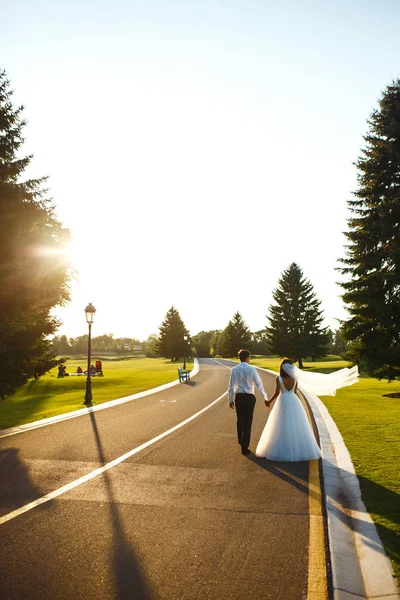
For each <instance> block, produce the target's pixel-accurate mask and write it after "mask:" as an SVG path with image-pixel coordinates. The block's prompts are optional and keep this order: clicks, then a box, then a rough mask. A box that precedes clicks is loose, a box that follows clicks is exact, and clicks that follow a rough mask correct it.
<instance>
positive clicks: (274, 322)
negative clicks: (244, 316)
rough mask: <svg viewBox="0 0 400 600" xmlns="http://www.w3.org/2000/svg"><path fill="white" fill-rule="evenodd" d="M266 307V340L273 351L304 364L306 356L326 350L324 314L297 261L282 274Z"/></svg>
mask: <svg viewBox="0 0 400 600" xmlns="http://www.w3.org/2000/svg"><path fill="white" fill-rule="evenodd" d="M273 299H274V300H275V304H272V305H271V306H270V307H269V312H270V316H269V317H267V318H268V320H269V327H267V332H268V334H267V337H268V344H269V346H270V348H271V350H272V352H274V353H276V354H278V355H279V356H288V357H289V358H292V359H293V360H296V361H298V363H299V367H300V368H302V367H303V359H304V358H306V357H307V356H310V357H312V358H314V359H315V358H319V357H321V356H325V355H326V354H327V346H328V343H329V335H328V331H327V329H324V328H323V327H322V322H323V315H322V311H321V310H320V305H321V302H320V301H319V300H318V298H317V296H316V294H315V292H314V288H313V286H312V284H311V283H310V282H309V281H308V280H307V279H306V278H305V277H304V275H303V272H302V270H301V269H300V267H299V266H298V265H296V263H292V264H291V265H290V266H289V267H288V268H287V269H286V270H285V271H284V272H283V274H282V277H281V278H280V279H279V281H278V287H277V288H276V290H275V291H274V292H273Z"/></svg>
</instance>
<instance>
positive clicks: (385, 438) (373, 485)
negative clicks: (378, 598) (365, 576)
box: [251, 356, 400, 582]
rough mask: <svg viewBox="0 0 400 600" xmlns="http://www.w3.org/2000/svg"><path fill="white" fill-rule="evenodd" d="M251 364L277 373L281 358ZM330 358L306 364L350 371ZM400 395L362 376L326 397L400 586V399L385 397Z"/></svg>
mask: <svg viewBox="0 0 400 600" xmlns="http://www.w3.org/2000/svg"><path fill="white" fill-rule="evenodd" d="M251 364H253V365H256V366H259V367H264V368H265V369H271V370H273V371H277V370H278V368H279V364H280V359H279V358H266V357H253V358H252V360H251ZM346 366H348V364H347V363H346V362H345V361H342V360H339V359H338V357H334V356H328V357H326V358H325V359H324V360H323V361H318V362H315V363H313V362H308V361H306V362H305V367H306V368H307V369H308V370H310V371H320V372H324V373H330V372H332V371H333V370H336V369H340V368H342V367H346ZM399 391H400V382H399V381H397V382H392V383H390V384H389V383H387V382H386V381H377V380H376V379H371V378H370V377H364V376H361V377H360V381H359V382H358V383H356V384H355V385H352V386H350V387H347V388H343V389H341V390H338V392H337V394H336V396H335V397H332V396H322V397H321V400H322V401H323V402H324V404H325V405H326V407H327V408H328V410H329V412H330V413H331V415H332V417H333V419H334V420H335V422H336V424H337V426H338V428H339V430H340V433H341V434H342V436H343V439H344V441H345V443H346V446H347V448H348V450H349V452H350V455H351V458H352V461H353V463H354V467H355V469H356V473H357V476H358V478H359V480H360V486H361V491H362V497H363V500H364V502H365V504H366V506H367V509H368V511H369V512H370V514H371V516H372V518H373V520H374V522H375V524H376V526H377V529H378V532H379V535H380V537H381V540H382V542H383V544H384V546H385V550H386V553H387V555H388V556H389V558H390V559H391V560H392V564H393V568H394V571H395V574H396V577H397V580H398V581H399V582H400V463H399V455H400V426H399V424H400V398H384V397H383V394H389V393H392V392H399Z"/></svg>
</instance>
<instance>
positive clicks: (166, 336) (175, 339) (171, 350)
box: [157, 306, 189, 361]
mask: <svg viewBox="0 0 400 600" xmlns="http://www.w3.org/2000/svg"><path fill="white" fill-rule="evenodd" d="M184 335H187V336H188V337H189V334H188V331H187V329H186V327H185V325H184V323H183V321H182V319H181V316H180V314H179V312H178V311H177V310H176V308H175V307H174V306H171V308H170V309H169V311H168V312H167V314H166V315H165V318H164V321H163V322H162V323H161V325H160V336H159V340H158V344H157V353H158V354H159V355H160V356H164V357H165V358H170V359H171V360H172V361H175V360H178V358H180V357H182V356H183V355H184V352H187V348H188V342H187V341H186V342H185V340H184V339H183V336H184Z"/></svg>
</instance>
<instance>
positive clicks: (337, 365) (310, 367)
mask: <svg viewBox="0 0 400 600" xmlns="http://www.w3.org/2000/svg"><path fill="white" fill-rule="evenodd" d="M281 361H282V359H281V358H278V357H277V356H272V357H269V356H252V357H251V361H250V362H251V364H252V365H254V366H256V367H263V369H271V371H278V370H279V365H280V364H281ZM348 364H349V363H348V362H347V361H345V360H341V359H340V357H338V356H333V355H329V356H326V357H325V358H324V359H323V360H318V361H315V362H312V361H308V360H305V361H304V368H305V369H307V371H319V372H320V373H329V372H330V371H333V370H335V369H342V368H343V367H347V366H348Z"/></svg>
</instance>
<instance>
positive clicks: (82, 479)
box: [0, 392, 228, 525]
mask: <svg viewBox="0 0 400 600" xmlns="http://www.w3.org/2000/svg"><path fill="white" fill-rule="evenodd" d="M227 393H228V392H224V393H223V394H222V395H221V396H219V398H217V399H216V400H214V401H213V402H211V404H208V405H207V406H206V407H204V408H202V409H201V410H199V412H197V413H195V414H194V415H192V416H191V417H189V418H188V419H185V420H184V421H182V422H181V423H178V425H175V426H174V427H171V429H168V431H164V433H161V434H160V435H157V436H156V437H155V438H153V439H152V440H149V441H148V442H145V443H144V444H141V445H140V446H138V447H137V448H134V449H133V450H129V452H126V453H125V454H122V456H119V457H118V458H115V459H114V460H112V461H111V462H109V463H107V464H106V465H103V466H102V467H99V468H98V469H95V470H94V471H92V472H91V473H88V474H87V475H83V477H79V479H75V481H71V483H67V485H63V486H62V487H60V488H58V490H54V492H50V493H49V494H46V495H45V496H42V497H41V498H38V499H37V500H34V501H33V502H30V503H29V504H25V506H21V508H17V509H16V510H13V511H12V512H10V513H8V514H6V515H4V516H2V517H0V525H3V524H4V523H7V521H11V520H12V519H15V518H16V517H19V516H20V515H22V514H24V513H26V512H28V511H30V510H32V509H33V508H36V507H37V506H40V505H41V504H45V503H46V502H50V500H54V498H58V496H61V495H62V494H65V493H66V492H69V491H70V490H73V489H74V488H76V487H78V486H80V485H82V484H83V483H86V482H88V481H90V480H91V479H94V478H95V477H98V475H101V474H102V473H105V471H109V470H110V469H112V468H113V467H116V466H117V465H119V464H120V463H121V462H123V461H124V460H126V459H127V458H130V457H131V456H133V455H134V454H137V453H138V452H140V451H141V450H144V449H145V448H148V447H149V446H152V445H153V444H155V443H156V442H158V441H159V440H162V439H163V438H165V437H166V436H167V435H170V434H171V433H173V432H174V431H176V430H177V429H180V428H181V427H183V426H184V425H187V424H188V423H190V421H193V420H194V419H196V418H197V417H199V416H200V415H202V414H203V413H204V412H206V411H207V410H209V409H210V408H211V407H212V406H214V405H215V404H217V402H219V401H220V400H222V398H224V397H225V396H226V395H227Z"/></svg>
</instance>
